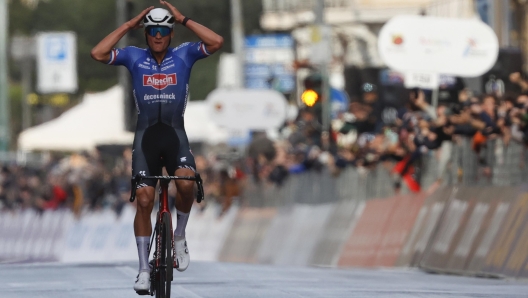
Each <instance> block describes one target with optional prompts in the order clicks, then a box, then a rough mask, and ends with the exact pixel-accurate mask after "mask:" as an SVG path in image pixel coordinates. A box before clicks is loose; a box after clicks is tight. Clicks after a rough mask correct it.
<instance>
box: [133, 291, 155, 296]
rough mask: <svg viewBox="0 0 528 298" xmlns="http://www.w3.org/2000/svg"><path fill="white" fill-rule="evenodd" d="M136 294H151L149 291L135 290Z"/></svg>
mask: <svg viewBox="0 0 528 298" xmlns="http://www.w3.org/2000/svg"><path fill="white" fill-rule="evenodd" d="M136 294H138V295H139V296H146V295H151V294H150V291H136ZM151 296H152V295H151Z"/></svg>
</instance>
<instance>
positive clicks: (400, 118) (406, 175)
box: [250, 73, 528, 191]
mask: <svg viewBox="0 0 528 298" xmlns="http://www.w3.org/2000/svg"><path fill="white" fill-rule="evenodd" d="M509 81H510V82H508V84H507V85H508V86H513V87H510V88H509V89H510V90H508V88H506V90H504V89H505V88H503V86H504V83H503V82H500V81H499V82H497V81H495V80H494V79H493V78H492V80H490V82H488V83H489V84H488V87H489V86H491V88H488V91H489V92H488V93H482V94H479V95H475V94H474V92H473V90H471V89H470V88H463V89H461V90H458V92H457V96H456V98H455V99H454V100H450V101H441V102H440V103H439V104H438V105H437V106H436V107H435V106H433V105H432V104H431V95H430V94H426V93H425V92H424V91H423V90H420V89H410V90H408V94H409V95H408V96H409V97H408V100H407V101H406V102H405V103H404V104H403V105H400V106H390V107H388V106H387V105H386V104H385V103H384V102H383V101H382V100H380V97H379V94H378V88H377V86H376V85H374V84H371V83H365V84H363V85H362V91H363V92H362V96H361V97H359V98H355V99H352V100H351V103H350V104H349V108H348V110H346V111H341V112H340V113H338V115H337V117H335V118H334V119H333V120H332V123H331V129H330V130H329V131H323V128H322V124H321V123H322V121H321V117H320V112H319V111H320V109H317V107H312V108H308V107H305V108H302V109H301V110H300V112H299V116H298V117H297V119H295V120H292V121H289V122H288V123H287V124H286V125H285V126H284V127H283V128H282V129H281V133H280V136H279V138H278V140H275V141H274V142H271V141H269V140H268V142H269V143H270V144H271V145H269V144H268V146H263V145H262V144H265V143H266V142H265V141H264V140H263V139H266V138H265V137H264V136H258V137H257V140H256V141H254V142H255V143H258V145H256V146H254V147H255V148H260V154H250V157H252V158H253V172H254V178H255V180H256V181H259V182H268V183H275V184H277V185H281V184H282V183H283V182H284V181H285V179H286V178H287V177H288V175H292V174H297V173H301V172H304V171H309V170H321V169H322V168H323V167H327V168H329V169H330V170H331V172H332V173H334V174H336V175H337V174H338V173H339V172H340V171H341V170H342V169H344V168H347V167H359V168H365V169H368V168H372V167H376V166H378V165H379V164H383V165H384V166H386V167H387V169H388V170H389V171H391V172H392V174H393V175H394V177H395V179H394V182H395V184H394V185H395V187H396V188H397V189H399V188H400V187H401V183H402V181H403V182H405V183H406V185H407V186H408V187H409V189H411V190H412V191H418V190H420V183H419V181H420V179H419V177H417V176H418V170H419V168H418V167H417V166H416V164H417V161H418V160H419V159H420V157H421V156H423V155H424V154H427V153H428V152H430V151H432V150H436V149H438V148H440V147H441V146H442V143H443V142H444V141H457V140H458V139H460V138H461V137H467V138H470V139H471V140H472V148H473V150H474V151H475V153H476V154H478V153H479V152H480V150H481V148H482V147H483V146H485V144H486V140H488V139H493V138H501V139H502V140H503V141H504V143H505V144H506V145H507V144H508V143H509V142H511V141H516V142H521V143H524V144H527V145H528V82H526V81H525V80H524V79H522V77H521V74H520V73H512V74H511V75H510V77H509ZM499 83H500V84H499ZM497 86H498V88H493V87H497ZM501 86H502V88H500V87H501ZM270 146H271V147H270ZM262 148H272V149H267V150H263V149H262ZM250 149H251V146H250Z"/></svg>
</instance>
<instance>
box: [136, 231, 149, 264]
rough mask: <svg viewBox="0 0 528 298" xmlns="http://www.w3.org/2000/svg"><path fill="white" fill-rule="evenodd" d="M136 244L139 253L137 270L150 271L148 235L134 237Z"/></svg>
mask: <svg viewBox="0 0 528 298" xmlns="http://www.w3.org/2000/svg"><path fill="white" fill-rule="evenodd" d="M136 244H137V249H138V255H139V272H150V267H149V263H148V257H149V250H148V247H149V244H150V237H148V236H146V237H136Z"/></svg>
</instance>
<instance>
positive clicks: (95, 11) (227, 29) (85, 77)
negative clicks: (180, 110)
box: [9, 0, 262, 99]
mask: <svg viewBox="0 0 528 298" xmlns="http://www.w3.org/2000/svg"><path fill="white" fill-rule="evenodd" d="M130 1H131V2H132V3H133V6H132V11H131V15H130V16H129V17H130V18H131V17H134V16H135V15H137V14H138V13H140V12H141V10H143V9H144V8H146V7H148V6H151V5H154V6H156V7H161V5H160V4H159V1H158V0H130ZM241 2H242V6H243V9H244V12H243V14H244V18H245V23H244V25H245V26H244V27H245V30H246V33H248V34H254V33H257V32H258V31H259V19H260V12H261V10H262V7H261V6H262V4H261V0H244V1H241ZM171 3H173V4H174V5H176V7H177V8H178V9H179V10H180V11H181V12H182V13H183V14H184V15H186V16H189V17H191V18H192V19H193V20H195V21H197V22H199V23H201V24H202V25H204V26H206V27H209V28H211V29H212V30H214V31H215V32H217V33H218V34H220V35H221V36H223V37H224V48H223V49H222V50H221V51H220V52H219V53H216V54H215V55H213V56H212V57H209V58H207V59H204V60H200V61H198V62H197V63H196V64H195V66H194V68H193V74H192V76H191V82H190V88H191V90H190V91H191V94H192V98H194V99H204V98H205V97H206V96H207V94H208V93H209V92H211V91H212V90H213V89H214V88H215V86H216V72H217V63H218V58H219V55H220V53H221V52H231V12H230V6H229V4H230V1H229V0H214V1H212V0H187V1H174V0H173V1H172V2H171ZM115 20H116V2H115V0H73V1H72V0H47V1H39V3H38V5H37V6H36V7H35V8H34V9H32V8H29V7H27V6H26V5H24V4H23V3H22V1H21V0H11V1H10V3H9V27H10V30H9V32H10V34H11V35H33V34H36V33H37V32H41V31H62V30H64V31H73V32H76V33H77V48H78V56H77V58H78V73H79V93H84V92H86V91H90V92H95V91H101V90H105V89H107V88H108V87H110V86H112V85H115V84H117V70H116V67H110V66H107V65H104V64H102V63H99V62H96V61H94V60H92V59H91V57H90V51H91V49H92V48H93V47H94V46H95V45H96V44H97V43H98V42H99V41H100V40H101V39H103V38H104V37H105V36H106V35H107V34H108V33H110V32H111V31H112V30H114V29H115V28H116V27H117V24H116V21H115ZM143 34H144V33H143V32H142V30H136V31H134V32H132V33H130V34H129V39H130V44H131V45H136V46H139V47H145V39H144V35H143ZM196 40H198V38H197V37H196V36H195V35H194V33H193V32H191V31H190V30H188V29H186V28H185V27H183V26H176V28H175V38H174V40H173V41H172V46H173V47H174V46H177V45H179V44H180V43H182V42H186V41H196ZM19 67H20V66H19V65H18V64H17V63H15V62H14V61H11V62H10V77H11V79H12V80H14V81H18V80H20V69H19Z"/></svg>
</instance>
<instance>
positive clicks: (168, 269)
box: [156, 214, 173, 298]
mask: <svg viewBox="0 0 528 298" xmlns="http://www.w3.org/2000/svg"><path fill="white" fill-rule="evenodd" d="M171 227H172V224H171V220H170V216H169V214H164V215H163V218H162V221H161V225H160V230H159V234H158V235H159V237H161V251H160V252H159V253H160V268H159V275H158V276H157V280H156V281H157V285H156V297H157V298H169V297H170V292H171V282H172V273H173V267H172V265H173V257H172V228H171Z"/></svg>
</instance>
